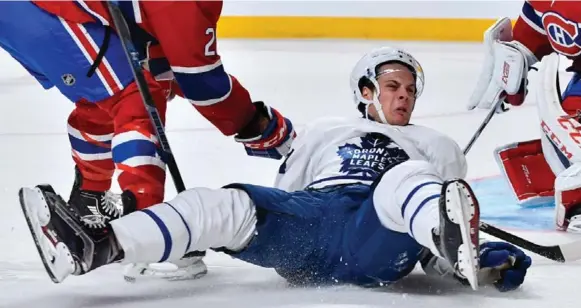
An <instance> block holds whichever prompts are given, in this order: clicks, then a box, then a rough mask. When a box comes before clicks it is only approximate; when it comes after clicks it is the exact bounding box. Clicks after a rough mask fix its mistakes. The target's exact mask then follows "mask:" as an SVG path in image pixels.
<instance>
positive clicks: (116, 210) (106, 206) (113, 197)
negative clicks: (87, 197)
mask: <svg viewBox="0 0 581 308" xmlns="http://www.w3.org/2000/svg"><path fill="white" fill-rule="evenodd" d="M101 204H102V206H103V211H104V212H105V213H107V215H109V216H111V218H118V217H121V215H123V202H122V200H121V195H118V194H116V193H112V192H110V191H106V192H105V194H103V196H102V197H101Z"/></svg>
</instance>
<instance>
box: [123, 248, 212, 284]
mask: <svg viewBox="0 0 581 308" xmlns="http://www.w3.org/2000/svg"><path fill="white" fill-rule="evenodd" d="M203 257H204V255H203V254H200V253H199V252H190V253H187V254H186V255H185V256H184V257H183V258H182V259H180V260H178V261H173V262H164V263H153V264H146V263H135V264H129V265H127V266H126V267H125V268H124V273H123V274H124V278H125V280H126V281H128V282H136V281H137V280H140V279H148V278H154V279H159V278H161V279H166V280H170V281H177V280H193V279H199V278H202V277H204V276H205V275H206V274H207V273H208V267H207V266H206V264H205V263H204V261H203V260H202V258H203Z"/></svg>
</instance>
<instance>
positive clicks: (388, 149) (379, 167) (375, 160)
mask: <svg viewBox="0 0 581 308" xmlns="http://www.w3.org/2000/svg"><path fill="white" fill-rule="evenodd" d="M337 154H338V155H339V156H340V157H341V158H342V159H343V162H341V169H340V170H339V171H341V172H345V173H347V174H357V175H362V176H365V177H370V178H375V177H377V176H378V175H380V174H381V173H382V172H385V171H386V170H389V168H390V167H391V166H393V165H394V164H396V163H400V162H402V161H406V160H408V159H409V156H408V155H407V154H406V152H405V151H404V150H403V149H402V148H401V147H400V146H399V145H397V144H396V143H395V142H394V141H393V140H391V138H389V137H387V136H385V135H383V134H380V133H369V134H366V135H365V136H363V137H361V145H357V144H352V143H347V144H345V145H343V146H340V147H339V149H338V150H337Z"/></svg>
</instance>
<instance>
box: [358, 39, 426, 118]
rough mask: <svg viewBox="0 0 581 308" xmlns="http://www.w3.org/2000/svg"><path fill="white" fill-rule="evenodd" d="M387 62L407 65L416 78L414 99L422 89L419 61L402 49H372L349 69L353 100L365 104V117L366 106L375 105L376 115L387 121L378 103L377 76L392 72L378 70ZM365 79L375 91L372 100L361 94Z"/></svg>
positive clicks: (422, 81) (422, 80)
mask: <svg viewBox="0 0 581 308" xmlns="http://www.w3.org/2000/svg"><path fill="white" fill-rule="evenodd" d="M387 62H397V63H401V64H403V65H405V66H407V67H408V68H409V69H410V70H411V71H412V74H413V75H414V77H415V80H416V95H415V96H416V99H417V98H418V97H419V96H420V95H421V94H422V91H423V90H424V71H423V69H422V66H421V65H420V63H419V62H418V61H417V60H416V59H415V58H414V57H413V56H412V55H410V54H409V53H407V52H405V51H404V50H401V49H398V48H393V47H381V48H377V49H374V50H372V51H370V52H368V53H367V54H365V55H364V56H363V57H362V58H361V59H360V60H359V61H358V62H357V63H356V64H355V67H354V68H353V70H352V71H351V76H350V86H351V93H352V94H353V101H354V102H355V104H356V105H357V106H359V105H360V104H364V105H365V116H366V117H367V108H368V107H369V105H370V104H373V105H374V106H375V109H377V111H378V115H379V117H380V119H381V121H382V122H383V123H387V119H386V118H385V115H384V114H383V112H381V104H380V103H379V85H378V84H377V78H379V76H381V75H383V74H387V73H390V72H393V71H392V70H385V71H382V72H378V71H377V68H378V67H379V66H380V65H383V64H385V63H387ZM364 79H367V80H368V81H369V82H371V83H372V84H373V86H374V87H375V89H376V91H374V95H373V100H368V99H366V98H364V97H363V95H362V94H361V89H360V86H361V83H362V81H363V80H364Z"/></svg>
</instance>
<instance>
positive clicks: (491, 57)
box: [468, 17, 538, 112]
mask: <svg viewBox="0 0 581 308" xmlns="http://www.w3.org/2000/svg"><path fill="white" fill-rule="evenodd" d="M484 45H485V48H486V52H485V56H484V65H483V68H482V71H481V73H480V77H479V79H478V82H477V84H476V88H475V89H474V91H473V92H472V96H471V97H470V100H469V102H468V109H469V110H472V109H474V108H476V107H478V108H483V109H490V108H492V107H493V106H495V105H496V103H497V102H498V101H500V100H505V98H507V95H509V96H511V95H514V96H513V97H511V98H508V102H509V103H510V104H512V105H520V104H522V103H523V102H524V97H525V95H526V81H527V74H528V71H529V68H530V67H531V66H532V65H533V64H535V63H536V62H538V59H537V58H536V57H535V55H534V54H533V53H532V52H531V51H530V50H529V49H528V48H527V47H525V46H524V45H523V44H521V43H520V42H518V41H514V40H513V39H512V24H511V21H510V19H509V18H508V17H504V18H501V19H499V20H497V21H496V23H494V25H492V26H491V27H490V28H488V29H487V30H486V31H485V32H484ZM500 106H501V107H502V104H501V105H500ZM502 111H506V109H504V108H501V109H499V110H497V112H502Z"/></svg>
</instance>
